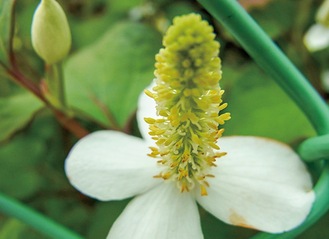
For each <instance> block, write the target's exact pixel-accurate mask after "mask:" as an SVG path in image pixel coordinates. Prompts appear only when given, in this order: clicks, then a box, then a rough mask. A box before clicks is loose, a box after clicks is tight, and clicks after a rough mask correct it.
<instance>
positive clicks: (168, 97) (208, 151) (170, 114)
mask: <svg viewBox="0 0 329 239" xmlns="http://www.w3.org/2000/svg"><path fill="white" fill-rule="evenodd" d="M214 38H215V34H214V33H213V28H212V27H211V26H210V25H209V24H208V23H207V22H206V21H203V20H202V19H201V17H200V16H199V15H197V14H189V15H185V16H181V17H176V18H175V19H174V23H173V25H172V26H171V27H169V29H168V31H167V33H166V35H165V37H164V40H163V45H164V48H163V49H161V50H160V52H159V54H157V55H156V64H155V66H156V71H155V76H156V80H155V81H156V86H155V87H153V89H152V92H151V91H146V92H145V93H146V94H147V95H148V96H150V97H152V98H153V99H154V100H155V101H156V104H157V106H156V111H157V115H158V116H159V118H157V119H153V118H146V119H145V121H146V122H147V123H148V124H149V125H150V126H149V128H150V132H149V134H150V135H151V136H152V138H153V139H154V140H155V141H156V147H151V153H150V154H149V156H151V157H155V158H159V161H158V163H159V164H160V165H163V167H164V169H163V171H162V172H160V173H159V175H157V176H155V177H157V178H163V179H165V180H175V181H176V182H177V185H178V187H179V189H180V190H181V191H182V192H184V191H190V190H191V189H193V188H194V187H195V186H196V184H199V185H200V188H201V195H207V190H206V188H207V187H208V186H209V183H208V182H207V180H206V178H207V177H214V176H213V175H210V174H209V169H210V167H212V166H216V165H215V161H216V158H218V157H220V156H222V155H224V154H225V153H221V152H218V150H219V147H218V146H217V144H216V142H217V140H218V138H219V137H221V134H222V132H223V129H219V128H218V126H219V125H222V124H224V122H225V121H226V120H228V119H230V114H229V113H224V114H219V112H220V111H221V110H223V109H224V108H226V106H227V104H223V103H222V95H223V93H224V91H223V90H221V89H220V87H219V80H220V78H221V62H220V59H219V57H218V53H219V43H218V42H217V41H215V40H214Z"/></svg>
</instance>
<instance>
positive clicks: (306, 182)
mask: <svg viewBox="0 0 329 239" xmlns="http://www.w3.org/2000/svg"><path fill="white" fill-rule="evenodd" d="M218 145H220V147H221V149H222V151H224V152H227V153H228V154H227V155H226V156H223V157H221V158H219V159H218V161H217V167H215V168H213V171H211V174H214V175H215V178H213V179H212V178H210V179H209V180H208V182H209V183H210V187H209V189H208V196H204V197H202V196H199V195H197V200H198V202H199V203H200V204H201V205H202V206H203V207H204V208H205V209H206V210H208V211H209V212H210V213H212V214H213V215H214V216H216V217H217V218H219V219H221V220H223V221H225V222H226V223H229V224H233V225H238V226H244V227H250V228H255V229H258V230H262V231H267V232H271V233H279V232H283V231H287V230H290V229H292V228H294V227H296V226H298V225H299V224H301V223H302V222H303V221H304V219H305V218H306V216H307V215H308V213H309V211H310V209H311V207H312V203H313V201H314V197H315V196H314V192H313V191H312V182H311V177H310V175H309V173H308V172H307V170H306V168H305V166H304V164H303V163H302V162H301V161H300V159H299V157H298V155H297V154H296V153H295V152H294V151H292V150H291V149H290V148H289V147H288V146H286V145H284V144H282V143H279V142H276V141H274V140H269V139H264V138H256V137H243V136H241V137H223V138H222V139H220V140H219V143H218Z"/></svg>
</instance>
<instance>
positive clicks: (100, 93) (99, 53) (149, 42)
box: [64, 22, 161, 127]
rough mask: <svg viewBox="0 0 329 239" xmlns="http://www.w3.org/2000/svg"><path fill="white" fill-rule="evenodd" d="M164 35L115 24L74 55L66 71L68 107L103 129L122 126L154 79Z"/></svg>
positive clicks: (136, 27)
mask: <svg viewBox="0 0 329 239" xmlns="http://www.w3.org/2000/svg"><path fill="white" fill-rule="evenodd" d="M160 42H161V36H160V34H159V33H158V32H156V31H155V30H154V29H152V28H150V27H148V26H146V25H143V24H141V23H132V22H124V23H119V24H116V25H115V26H114V27H113V28H111V29H110V30H109V31H108V32H107V33H106V34H105V35H104V36H103V38H102V39H100V40H99V41H97V42H96V43H95V44H93V45H91V46H90V47H88V48H86V49H84V50H82V51H80V52H78V53H77V54H75V55H74V56H72V57H71V58H70V59H69V60H68V62H67V64H66V67H65V69H64V74H65V78H66V86H67V88H66V90H67V91H66V92H67V95H68V102H69V104H70V105H71V106H72V107H73V108H75V109H78V110H79V111H81V112H83V113H84V114H86V115H87V116H88V117H91V118H92V119H94V120H95V121H97V122H99V123H100V124H102V125H104V126H108V127H109V126H113V124H112V122H111V119H110V118H111V117H109V115H110V114H111V115H112V116H113V117H114V119H115V120H116V121H117V122H118V124H119V125H120V126H121V127H122V126H123V125H124V124H125V123H126V121H127V119H128V118H129V117H130V116H131V115H132V114H133V112H134V111H135V109H136V105H137V104H136V101H137V99H138V96H139V94H140V93H141V92H142V90H143V89H144V88H145V86H147V85H148V84H149V83H150V82H151V80H152V79H153V78H154V76H153V71H154V55H155V54H156V52H158V50H159V48H160Z"/></svg>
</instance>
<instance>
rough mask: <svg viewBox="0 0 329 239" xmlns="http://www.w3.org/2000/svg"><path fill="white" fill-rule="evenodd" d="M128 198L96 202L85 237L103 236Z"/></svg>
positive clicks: (90, 238)
mask: <svg viewBox="0 0 329 239" xmlns="http://www.w3.org/2000/svg"><path fill="white" fill-rule="evenodd" d="M129 200H130V199H126V200H121V201H111V202H98V203H97V204H96V207H95V212H94V214H93V215H92V217H91V220H90V221H91V224H90V225H89V230H88V234H87V238H88V239H92V238H105V237H106V235H107V234H108V232H109V230H110V228H111V226H112V225H113V223H114V222H115V220H116V219H117V218H118V217H119V215H120V214H121V213H122V211H123V210H124V208H125V207H126V205H127V204H128V202H129Z"/></svg>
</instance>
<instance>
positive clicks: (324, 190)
mask: <svg viewBox="0 0 329 239" xmlns="http://www.w3.org/2000/svg"><path fill="white" fill-rule="evenodd" d="M198 1H199V2H200V3H201V4H202V5H203V6H204V7H205V8H206V9H207V10H208V12H209V13H210V14H212V15H213V16H214V17H215V18H216V19H217V20H218V21H219V22H220V23H221V24H222V25H223V26H224V27H226V28H227V29H228V30H229V31H230V32H231V34H232V35H233V36H234V37H235V38H236V39H237V41H238V42H239V43H240V44H241V46H242V47H243V48H244V49H245V50H246V51H247V52H248V54H249V55H250V56H251V57H253V59H254V60H255V61H256V62H257V63H258V64H259V65H260V66H261V67H262V68H263V69H264V70H265V71H266V72H267V73H268V74H270V75H271V76H272V77H273V78H274V80H276V82H277V83H278V84H279V85H280V86H281V87H282V88H283V89H284V90H285V91H286V92H287V93H288V94H289V96H290V97H291V98H292V99H293V100H294V101H295V102H296V103H297V105H298V106H299V107H300V108H301V110H302V111H303V112H304V114H305V115H306V116H307V117H308V119H309V120H310V122H311V123H312V125H313V127H314V128H315V130H316V131H317V133H318V135H320V136H318V137H314V138H311V139H308V140H306V141H305V143H303V144H302V145H301V149H300V153H301V156H302V157H303V158H306V159H307V160H309V161H312V160H316V159H329V154H328V148H329V139H328V135H329V109H328V106H327V105H326V104H325V102H324V101H323V100H322V99H321V97H320V96H319V95H318V93H317V92H316V91H315V90H314V88H313V87H312V86H311V85H310V84H309V82H308V81H307V80H306V79H305V77H304V76H303V75H302V74H301V73H300V72H299V71H298V70H297V68H296V67H295V66H294V65H293V64H292V63H291V61H290V60H289V59H288V58H287V57H286V56H285V55H284V54H283V53H282V51H280V50H279V48H278V47H277V46H276V45H275V44H274V43H273V42H272V40H271V39H270V38H269V37H268V36H267V35H266V34H265V33H264V31H263V30H262V29H261V28H260V27H259V25H258V24H257V23H256V22H255V21H254V20H253V19H252V18H251V17H250V16H249V14H248V13H246V11H245V10H244V9H243V8H242V7H241V6H240V5H239V3H238V2H237V1H235V0H198ZM320 142H321V143H320ZM314 190H315V193H316V197H317V198H316V201H315V203H314V205H313V209H312V211H311V213H310V215H309V216H308V218H307V219H306V221H305V222H304V223H303V224H302V225H301V226H300V227H298V228H296V229H294V230H291V231H289V232H286V233H282V234H276V235H274V234H269V233H259V234H257V235H256V236H254V237H253V239H275V238H276V239H288V238H294V237H296V236H297V235H298V234H300V233H302V232H303V231H304V230H305V229H307V228H308V227H309V226H311V225H312V224H313V223H315V222H316V221H317V220H318V219H319V218H320V217H321V216H322V215H323V214H325V213H326V212H327V211H328V209H329V166H328V165H326V166H325V167H324V168H323V172H322V175H321V177H320V179H319V180H318V182H317V184H316V186H315V189H314Z"/></svg>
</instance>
